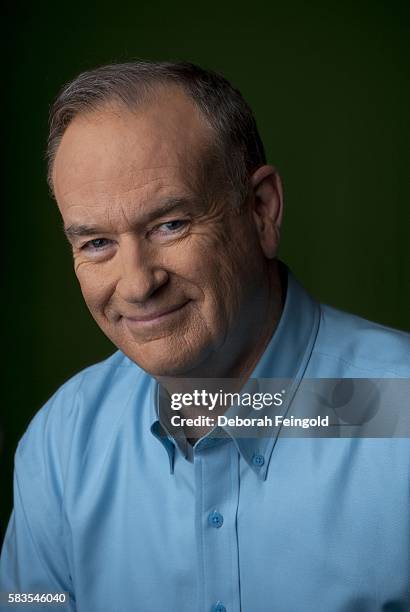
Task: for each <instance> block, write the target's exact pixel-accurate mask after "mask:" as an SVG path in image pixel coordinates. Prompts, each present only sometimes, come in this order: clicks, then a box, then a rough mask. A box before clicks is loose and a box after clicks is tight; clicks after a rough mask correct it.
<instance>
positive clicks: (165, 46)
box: [0, 0, 410, 530]
mask: <svg viewBox="0 0 410 612" xmlns="http://www.w3.org/2000/svg"><path fill="white" fill-rule="evenodd" d="M406 5H408V3H405V2H403V3H400V2H397V1H396V2H395V1H392V0H385V1H380V0H372V1H369V2H357V1H352V0H348V1H346V2H343V3H342V2H338V3H333V4H332V3H331V2H329V1H326V2H324V1H323V2H314V1H313V2H302V1H299V2H291V1H287V2H284V1H282V2H277V1H275V0H271V2H269V3H268V2H265V3H258V2H248V3H247V5H243V6H242V5H239V4H233V3H231V4H229V3H223V2H215V3H212V2H206V3H203V4H198V3H193V2H192V3H191V4H188V3H184V4H182V3H177V4H175V3H171V2H163V1H155V0H152V1H151V2H147V1H146V0H144V1H143V2H133V3H129V5H121V3H120V2H116V3H114V2H110V3H104V2H99V3H98V4H95V5H94V6H93V5H92V4H91V3H87V2H83V3H81V4H80V3H78V4H76V3H75V2H74V3H73V2H71V3H68V4H58V3H57V4H56V3H54V2H51V1H45V2H43V3H32V6H33V7H34V8H26V9H24V8H23V7H20V8H14V9H10V10H11V11H12V13H10V14H9V18H8V20H7V21H6V22H5V23H3V33H2V35H3V39H4V40H5V41H6V44H7V48H6V50H5V54H4V56H3V59H4V60H5V61H4V62H3V82H4V83H5V84H6V89H5V94H6V96H5V99H6V109H5V112H4V114H3V124H4V125H5V128H6V130H5V137H4V138H5V139H4V140H3V152H4V153H5V166H6V182H5V189H4V190H3V195H4V204H3V207H2V212H3V228H4V229H3V235H2V244H3V246H4V247H5V248H4V255H3V261H5V262H6V273H7V276H6V290H5V292H4V293H3V304H4V305H5V314H4V316H3V320H4V321H5V323H6V335H5V341H4V342H5V346H4V355H5V357H6V358H7V359H6V364H5V366H6V376H7V377H6V381H5V385H4V390H5V393H4V395H5V402H4V404H3V409H2V415H1V422H0V427H1V429H2V430H3V444H2V453H1V469H2V474H1V492H0V493H1V514H0V521H1V526H2V529H3V530H4V527H5V524H6V521H7V519H8V515H9V512H10V508H11V473H12V460H13V453H14V450H15V447H16V444H17V440H18V438H19V437H20V436H21V435H22V433H23V431H24V429H25V427H26V426H27V424H28V422H29V420H30V418H31V417H32V416H33V414H34V413H35V412H36V411H37V410H38V408H40V406H41V405H42V404H43V403H44V401H45V400H46V399H47V398H48V397H49V396H50V394H51V393H52V392H53V391H54V390H55V389H56V388H57V387H58V386H59V385H60V384H61V383H62V382H64V380H66V379H67V378H68V377H69V376H70V375H72V374H73V373H74V372H76V371H78V370H79V369H81V368H82V367H84V366H86V365H88V364H90V363H93V362H95V361H96V360H99V359H101V358H103V357H104V356H106V355H107V354H109V353H110V351H112V350H113V349H112V346H111V345H110V343H109V342H108V341H107V340H106V339H105V338H104V337H103V336H102V334H101V333H100V332H99V330H98V329H97V328H96V326H95V324H94V323H93V321H92V320H91V318H90V317H89V315H88V313H87V311H86V309H85V307H84V306H83V304H82V299H81V296H80V293H79V290H78V288H77V285H76V281H75V279H74V276H73V274H72V272H71V261H70V253H69V249H68V247H67V246H66V245H65V243H64V239H63V236H62V232H61V227H60V226H61V224H60V220H59V217H58V214H57V210H56V206H55V204H54V203H53V202H52V201H51V200H50V198H49V197H48V193H47V187H46V181H45V165H44V162H43V159H42V157H43V151H44V145H45V139H46V131H47V112H48V106H49V104H50V102H51V100H52V98H53V96H54V95H55V94H56V92H57V90H58V89H59V88H60V87H61V85H62V84H63V83H64V82H65V81H66V80H68V79H70V78H72V77H74V76H75V75H76V74H77V73H78V72H79V71H81V70H83V69H86V68H89V67H93V66H95V65H97V64H100V63H106V62H109V61H116V60H117V61H121V60H127V59H130V58H133V57H141V58H148V59H189V60H191V61H195V62H198V63H200V64H202V65H204V66H207V67H211V68H214V69H216V70H219V71H221V72H223V73H224V74H225V75H226V76H227V77H228V78H230V79H231V80H232V81H233V82H234V83H235V84H236V85H237V86H238V87H239V88H240V89H241V90H242V92H243V94H244V95H245V97H246V98H247V100H248V101H249V102H250V104H251V106H252V107H253V108H254V111H255V114H256V117H257V120H258V124H259V127H260V131H261V134H262V137H263V139H264V141H265V144H266V148H267V151H268V155H269V160H270V162H271V163H273V164H275V165H276V166H277V168H278V169H279V171H280V173H281V174H282V176H283V179H284V184H285V194H286V215H285V226H284V231H283V246H282V249H281V256H282V258H283V259H284V260H285V261H286V262H287V263H288V264H289V265H290V266H291V267H292V268H293V270H294V272H295V273H296V275H297V276H298V277H299V278H300V279H301V280H302V281H303V282H304V284H305V286H306V287H307V288H308V289H309V290H310V291H311V292H312V293H313V295H315V296H316V297H317V298H319V299H321V300H322V301H325V302H327V303H330V304H332V305H335V306H337V307H339V308H342V309H346V310H349V311H352V312H355V313H358V314H360V315H362V316H365V317H367V318H369V319H373V320H376V321H379V322H381V323H384V324H388V325H392V326H395V327H399V328H404V329H408V328H409V326H410V287H409V275H408V271H409V256H408V251H409V227H410V224H409V221H410V219H409V192H410V190H409V183H408V167H409V147H408V144H409V143H408V129H407V126H406V119H407V116H408V113H409V108H410V100H409V81H408V70H407V69H408V64H409V46H410V43H409V41H410V36H409V34H410V33H409V11H408V8H405V7H406Z"/></svg>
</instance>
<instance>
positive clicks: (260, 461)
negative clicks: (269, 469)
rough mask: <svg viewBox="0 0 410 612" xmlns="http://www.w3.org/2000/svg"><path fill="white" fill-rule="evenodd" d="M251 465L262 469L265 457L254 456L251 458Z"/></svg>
mask: <svg viewBox="0 0 410 612" xmlns="http://www.w3.org/2000/svg"><path fill="white" fill-rule="evenodd" d="M252 463H253V465H256V467H262V465H263V464H264V463H265V457H264V456H263V455H254V456H253V458H252Z"/></svg>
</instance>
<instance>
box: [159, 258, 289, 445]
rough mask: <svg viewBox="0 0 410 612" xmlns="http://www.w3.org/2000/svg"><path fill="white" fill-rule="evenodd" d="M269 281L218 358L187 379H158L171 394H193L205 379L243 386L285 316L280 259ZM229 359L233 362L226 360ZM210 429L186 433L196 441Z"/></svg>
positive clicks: (188, 411)
mask: <svg viewBox="0 0 410 612" xmlns="http://www.w3.org/2000/svg"><path fill="white" fill-rule="evenodd" d="M267 280H268V282H267V284H266V287H264V288H263V289H262V290H261V292H260V293H259V294H258V295H256V296H254V300H253V302H252V305H251V312H252V316H251V317H249V316H248V317H243V319H244V320H245V321H246V323H242V324H240V325H238V326H237V329H236V330H234V333H233V334H231V337H232V340H231V343H228V342H227V343H226V344H225V345H224V347H223V350H222V351H220V352H219V353H218V355H216V354H214V355H212V357H211V359H209V360H207V363H205V364H201V366H200V367H198V368H195V369H194V370H191V371H189V372H186V373H184V375H183V376H178V377H172V378H171V377H159V378H158V382H159V383H160V385H161V386H162V387H164V388H165V389H166V391H167V392H168V394H170V395H171V394H173V393H177V392H181V391H182V392H183V393H184V392H186V393H192V392H193V391H194V390H195V388H196V386H197V384H198V381H197V380H196V379H202V380H201V385H202V387H209V389H212V388H213V387H214V385H215V384H216V381H215V379H231V380H230V382H229V381H226V383H228V384H229V387H230V391H235V390H236V391H239V390H240V389H241V388H242V387H243V385H244V384H245V383H246V381H247V380H248V378H249V377H250V376H251V374H252V372H253V370H254V369H255V367H256V364H257V363H258V361H259V360H260V358H261V356H262V355H263V353H264V352H265V350H266V347H267V345H268V344H269V341H270V340H271V338H272V336H273V334H274V332H275V330H276V327H277V325H278V322H279V319H280V316H281V314H282V309H283V302H284V289H283V286H282V283H281V279H280V272H279V265H278V263H277V261H276V260H274V261H271V262H269V268H268V278H267ZM261 322H262V324H261ZM249 340H250V341H251V342H249ZM221 353H222V354H221ZM227 356H229V359H227V358H226V357H227ZM206 379H208V381H207V380H206ZM218 385H220V383H218V384H217V386H218ZM179 414H181V416H184V417H186V418H193V417H195V416H198V414H199V411H198V408H195V407H183V408H182V409H181V410H180V411H179ZM209 429H212V428H211V427H208V428H207V427H202V428H199V429H198V428H195V427H194V428H191V429H190V431H189V432H188V431H186V434H187V437H188V438H193V439H195V438H199V437H202V436H203V435H204V434H205V433H207V431H209ZM188 434H189V435H188Z"/></svg>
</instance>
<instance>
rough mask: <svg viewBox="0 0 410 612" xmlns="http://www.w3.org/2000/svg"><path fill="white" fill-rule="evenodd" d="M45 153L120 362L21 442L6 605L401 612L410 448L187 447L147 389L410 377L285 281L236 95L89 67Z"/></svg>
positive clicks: (380, 330) (252, 441)
mask: <svg viewBox="0 0 410 612" xmlns="http://www.w3.org/2000/svg"><path fill="white" fill-rule="evenodd" d="M48 153H49V168H50V173H49V180H50V186H51V188H52V191H53V193H54V195H55V198H56V201H57V203H58V206H59V209H60V212H61V215H62V218H63V221H64V228H65V233H66V235H67V238H68V240H69V241H70V243H71V245H72V249H73V256H74V268H75V273H76V275H77V278H78V280H79V283H80V286H81V290H82V293H83V296H84V299H85V301H86V303H87V306H88V308H89V309H90V312H91V314H92V315H93V317H94V318H95V320H96V321H97V323H98V325H99V326H100V327H101V329H102V330H103V332H104V333H105V334H106V335H107V336H108V337H109V338H110V339H111V340H112V341H113V342H114V344H115V345H116V346H117V347H118V348H119V351H118V352H116V353H115V354H114V355H113V356H112V357H110V358H109V359H108V360H106V361H104V362H103V363H100V364H97V365H95V366H92V367H91V368H88V369H87V370H85V371H83V372H81V373H80V374H78V375H77V376H75V377H74V378H73V379H71V380H70V381H69V382H67V383H66V384H65V385H63V386H62V387H61V389H60V390H59V391H57V393H56V394H55V395H54V396H53V398H51V400H50V401H49V402H48V403H47V404H46V406H45V407H44V408H43V409H42V410H41V411H40V412H39V413H38V414H37V415H36V417H35V418H34V419H33V421H32V423H31V425H30V427H29V429H28V431H27V432H26V434H25V436H24V437H23V439H22V440H21V442H20V444H19V448H18V450H17V453H16V461H15V505H14V512H13V515H12V518H11V520H10V524H9V528H8V531H7V535H6V540H5V544H4V548H3V553H2V561H1V589H2V590H3V591H5V592H7V593H15V592H19V593H29V592H31V593H32V592H36V593H38V592H41V593H46V592H52V593H61V592H66V593H68V594H69V597H70V603H69V606H70V609H71V610H79V611H90V612H94V611H98V612H103V611H107V612H108V611H109V612H113V611H118V612H120V611H121V612H128V611H130V610H138V611H139V612H163V611H165V610H170V611H172V612H174V611H175V612H177V611H178V612H179V611H181V612H188V611H189V612H192V611H195V612H211V611H213V612H224V611H228V612H239V611H240V610H242V611H243V612H271V611H272V612H273V611H275V612H276V611H277V612H292V611H298V612H299V611H300V610H304V611H311V610H312V611H313V610H315V611H316V612H318V611H323V612H329V611H332V612H348V611H356V610H360V611H372V612H375V611H377V610H397V611H398V610H408V609H410V608H409V606H410V596H409V586H408V577H409V557H408V536H409V530H408V517H409V512H408V477H409V443H408V440H407V439H398V438H390V439H389V438H387V439H379V440H375V439H361V438H341V439H336V438H334V439H332V438H330V439H318V438H317V437H308V438H299V439H292V438H286V437H284V436H282V435H280V436H279V437H278V435H277V433H276V434H275V435H272V436H257V435H256V434H255V435H254V436H252V435H249V434H248V435H247V436H245V437H241V436H240V435H235V434H234V433H233V430H231V429H229V428H224V427H220V426H212V424H209V423H204V424H201V425H199V426H197V425H195V424H192V423H187V424H186V426H185V427H182V428H181V427H178V426H175V427H174V428H173V427H171V424H170V412H171V413H172V410H171V411H169V409H168V408H169V407H167V406H166V405H164V404H163V403H161V402H160V401H159V399H158V397H159V396H158V388H157V382H161V383H162V385H163V387H164V388H165V390H166V392H167V393H166V397H167V394H168V396H170V395H172V391H173V389H174V386H173V385H175V384H176V383H179V382H181V381H182V382H181V384H187V385H188V386H190V385H191V390H192V389H193V387H194V386H195V385H194V384H193V383H192V379H194V380H198V379H202V380H204V381H207V380H213V379H222V378H223V379H227V380H240V381H242V382H241V383H240V384H239V386H240V387H241V386H242V384H244V385H245V383H246V381H247V380H248V379H251V378H252V379H257V380H262V379H272V380H274V379H288V380H292V381H296V383H294V384H295V386H297V385H298V384H300V382H301V381H302V380H304V379H306V380H307V379H314V378H319V377H322V378H329V379H333V378H337V379H344V378H346V379H354V378H406V377H408V376H409V372H410V365H409V356H410V341H409V336H408V335H406V334H404V333H401V332H396V331H394V330H390V329H387V328H384V327H381V326H378V325H376V324H372V323H369V322H367V321H364V320H362V319H360V318H357V317H354V316H351V315H347V314H343V313H340V312H338V311H336V310H334V309H332V308H329V307H326V306H321V305H319V304H317V303H316V302H315V301H314V300H313V299H312V298H311V297H310V296H309V295H308V294H307V293H306V292H305V291H304V289H303V288H302V287H301V286H300V285H299V284H298V283H297V281H296V280H295V279H294V278H293V276H292V275H291V273H290V272H289V271H288V270H287V268H286V267H285V266H284V265H283V264H281V263H280V262H278V260H277V259H276V253H277V248H278V243H279V230H280V225H281V218H282V199H283V198H282V188H281V182H280V179H279V176H278V174H277V172H276V170H275V169H274V168H273V167H272V166H270V165H268V164H267V163H266V160H265V154H264V150H263V146H262V143H261V140H260V138H259V135H258V132H257V128H256V124H255V121H254V119H253V116H252V113H251V111H250V109H249V107H248V106H247V105H246V103H245V102H244V100H243V99H242V97H241V95H240V94H239V92H238V91H236V90H235V89H234V88H232V86H231V85H230V84H229V83H228V82H227V81H226V80H225V79H224V78H222V77H221V76H219V75H216V74H214V73H212V72H208V71H205V70H203V69H201V68H199V67H197V66H194V65H191V64H185V63H176V64H171V63H149V62H135V63H130V64H123V65H117V66H106V67H102V68H98V69H96V70H94V71H90V72H87V73H84V74H82V75H80V76H79V77H78V78H77V79H75V80H74V81H73V82H72V83H71V84H69V85H67V86H66V87H65V88H64V90H63V91H62V92H61V94H60V95H59V97H58V98H57V101H56V102H55V104H54V107H53V109H52V113H51V126H50V138H49V148H48ZM190 381H191V382H190ZM165 403H166V402H165ZM194 412H195V411H194V409H193V408H188V407H187V408H186V409H185V410H183V411H182V414H183V415H185V416H186V415H188V416H193V414H194Z"/></svg>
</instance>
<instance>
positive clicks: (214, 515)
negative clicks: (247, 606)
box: [208, 510, 225, 611]
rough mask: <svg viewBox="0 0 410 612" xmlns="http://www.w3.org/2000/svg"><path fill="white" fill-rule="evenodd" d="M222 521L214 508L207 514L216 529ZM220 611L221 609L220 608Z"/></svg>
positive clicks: (222, 518) (221, 517) (220, 515)
mask: <svg viewBox="0 0 410 612" xmlns="http://www.w3.org/2000/svg"><path fill="white" fill-rule="evenodd" d="M223 522H224V517H223V516H222V514H219V512H217V511H216V510H214V511H213V512H211V513H210V515H209V516H208V523H209V524H210V525H211V527H215V528H216V529H219V527H222V523H223ZM215 605H216V604H215ZM215 610H216V608H215ZM224 610H225V608H224ZM221 611H222V608H221Z"/></svg>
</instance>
